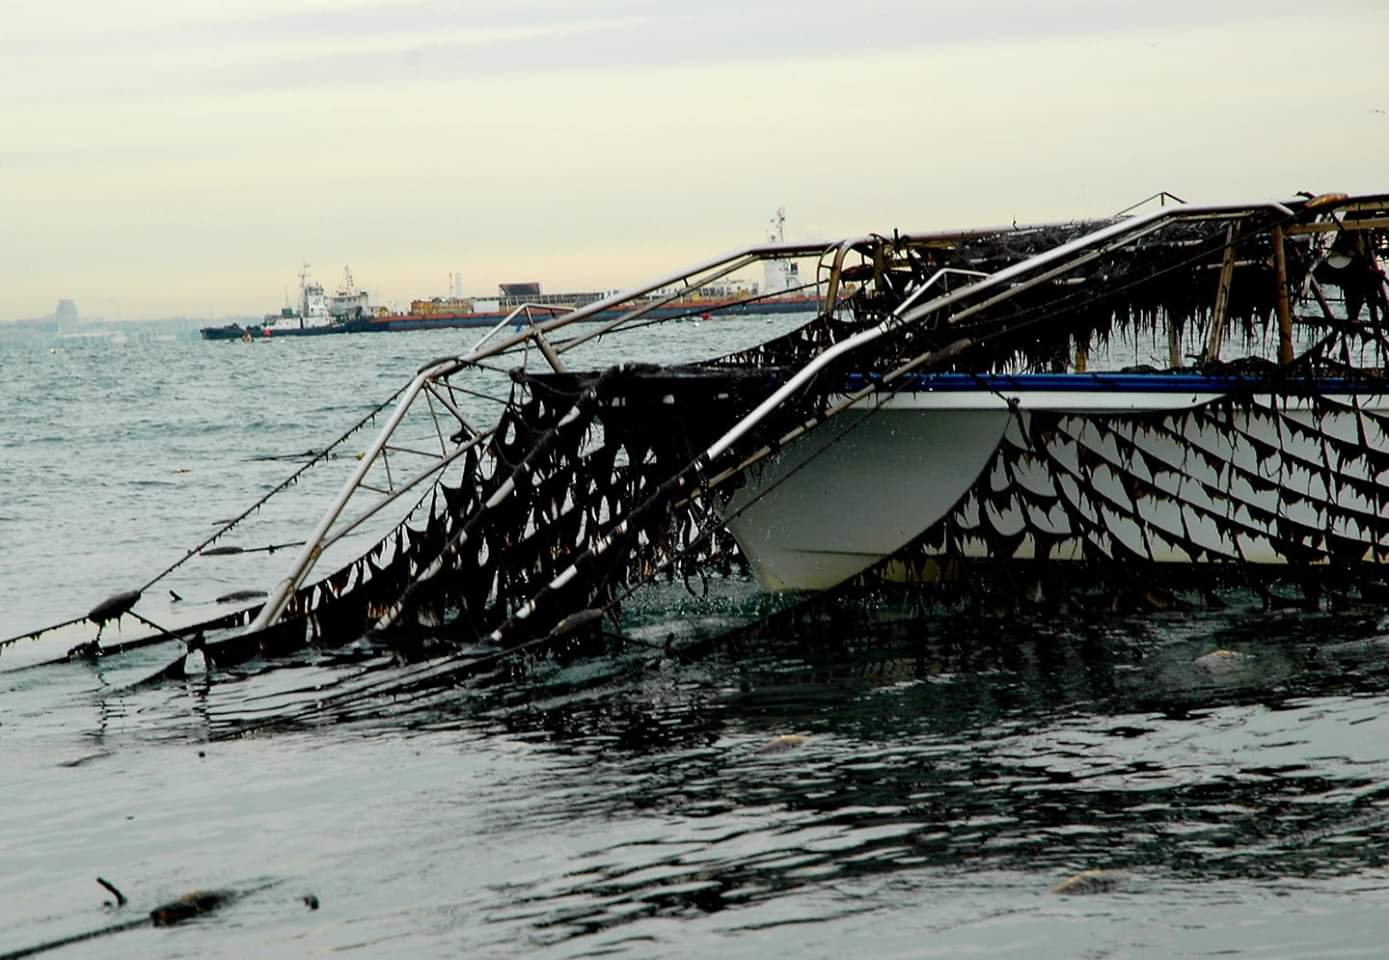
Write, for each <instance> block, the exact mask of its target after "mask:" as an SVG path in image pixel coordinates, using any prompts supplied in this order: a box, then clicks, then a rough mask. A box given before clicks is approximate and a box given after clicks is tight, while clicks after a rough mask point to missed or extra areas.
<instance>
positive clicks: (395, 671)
mask: <svg viewBox="0 0 1389 960" xmlns="http://www.w3.org/2000/svg"><path fill="white" fill-rule="evenodd" d="M759 602H760V601H759ZM699 606H700V605H699V603H697V602H694V601H690V602H689V603H688V605H687V607H686V609H685V611H684V612H685V613H687V614H688V616H685V617H682V618H680V619H679V621H678V622H677V621H675V620H667V621H666V624H665V625H666V626H669V627H670V628H671V630H670V631H665V632H671V631H674V632H677V633H679V632H681V631H683V632H685V633H688V632H689V624H690V623H691V622H695V621H697V620H698V616H697V610H698V608H699ZM710 609H713V610H715V613H714V614H713V615H712V616H711V617H710V618H709V619H710V620H711V621H712V622H718V620H719V618H720V617H721V616H725V615H726V614H727V612H728V611H727V608H726V607H722V608H721V607H718V606H717V605H714V606H711V607H710ZM706 612H707V610H706ZM772 622H774V623H776V624H777V625H778V629H777V630H775V631H769V630H765V629H764V630H759V631H756V632H749V631H745V632H742V633H740V634H738V635H736V636H735V637H734V638H733V639H731V640H729V641H727V642H718V643H706V644H699V643H679V644H666V643H665V642H663V641H661V640H660V639H658V638H659V635H660V633H661V632H662V630H660V629H659V628H660V626H661V624H660V623H656V624H655V628H652V626H651V622H650V621H649V620H648V621H647V628H648V629H646V633H647V635H648V636H647V638H646V639H645V640H636V641H634V640H631V639H628V640H625V641H621V640H618V639H616V638H612V637H608V638H606V639H602V640H600V641H599V644H600V645H601V647H602V649H601V650H598V649H596V648H589V649H586V650H584V651H583V654H584V655H582V656H578V655H575V656H572V657H564V658H544V659H536V660H530V661H525V662H520V661H518V662H514V663H506V664H500V665H499V664H494V665H493V666H492V667H491V668H489V669H488V670H487V671H486V672H484V673H480V674H475V675H469V676H468V677H466V678H465V679H464V680H463V681H462V682H461V683H459V684H458V685H453V684H449V685H448V687H447V689H446V690H445V691H443V692H441V691H439V690H438V689H431V690H430V691H429V694H428V696H427V697H423V698H415V697H412V696H410V695H409V687H408V685H404V686H402V685H400V684H396V685H394V686H393V685H392V683H391V681H392V678H400V677H405V676H409V675H410V674H409V671H410V670H412V669H414V668H413V667H409V666H402V665H399V664H397V663H395V662H393V661H392V660H390V658H388V657H384V656H374V655H371V654H369V653H362V654H361V655H360V656H358V657H355V658H354V657H351V656H348V655H346V654H344V655H343V656H339V657H333V656H326V655H325V656H324V657H323V659H322V660H320V661H318V662H315V663H307V664H296V665H282V666H280V667H278V668H276V669H268V667H267V665H261V666H259V667H253V668H252V669H251V670H250V671H249V672H247V673H245V674H241V675H238V676H236V677H231V676H218V675H214V676H213V677H212V678H210V679H209V678H205V677H204V678H194V679H190V680H189V681H187V682H186V684H184V685H180V686H178V687H176V688H172V689H171V688H165V689H156V690H143V691H139V692H129V691H125V692H112V693H109V694H108V695H106V696H105V697H103V698H100V699H101V700H102V702H103V703H105V704H106V705H107V710H108V712H109V713H110V714H111V715H114V716H119V717H120V718H122V719H121V721H120V723H121V725H123V726H124V727H125V728H126V729H127V730H128V732H133V733H134V734H135V735H136V737H137V738H145V737H156V738H166V737H170V736H174V737H177V738H183V739H185V740H187V739H190V738H198V739H200V738H203V737H207V736H212V737H217V736H220V735H225V734H227V733H229V732H232V731H236V730H240V729H242V728H244V727H245V725H246V724H248V723H251V724H255V725H257V732H256V734H255V737H256V738H261V739H263V738H269V739H270V740H272V741H273V739H274V738H276V737H281V736H286V735H289V734H287V733H286V732H285V730H284V729H281V728H276V727H274V726H270V727H264V726H260V725H263V724H264V723H265V721H267V720H273V719H275V718H277V717H284V716H293V717H295V718H296V719H297V720H298V721H300V722H298V723H297V724H296V725H294V726H293V727H290V728H288V729H289V730H290V731H293V733H292V735H293V736H295V737H300V736H304V735H305V731H307V735H308V736H309V738H310V742H312V740H313V738H314V737H316V736H336V735H339V733H340V732H341V731H342V730H343V729H345V728H344V727H343V724H344V723H346V724H347V728H346V729H355V730H358V731H361V732H362V733H363V734H364V735H366V736H367V737H368V738H369V740H368V742H367V743H366V744H365V745H364V746H363V748H362V749H363V750H364V751H366V752H367V754H368V755H370V752H371V751H372V750H373V749H374V747H373V745H372V744H375V743H380V742H382V741H388V742H389V741H398V742H402V743H408V742H410V739H411V738H413V737H418V736H428V737H431V738H439V737H442V738H445V739H447V738H457V739H458V741H459V742H461V743H466V744H469V745H470V747H469V748H470V749H495V748H496V747H497V745H501V744H510V745H512V747H514V748H520V749H524V750H527V751H531V752H532V753H533V755H534V756H535V757H538V758H540V759H541V760H542V761H543V764H544V766H545V767H546V770H547V773H546V775H545V776H544V777H542V778H540V780H539V781H537V780H535V779H526V780H525V781H524V782H523V784H513V785H510V786H508V785H505V784H503V785H500V786H499V787H498V790H497V792H495V793H494V795H493V796H492V799H491V803H490V804H489V806H488V808H487V809H486V810H485V811H483V812H482V813H481V825H480V827H477V828H476V829H478V830H479V831H480V836H484V837H490V838H492V839H493V840H494V841H495V842H496V843H499V844H501V845H503V846H505V845H506V844H507V843H508V842H510V841H511V839H512V838H515V837H518V836H528V837H533V836H536V835H541V836H547V837H563V836H565V835H573V836H574V837H575V841H576V842H575V843H574V845H573V846H572V847H564V846H561V847H552V848H550V849H549V850H548V852H547V863H546V868H545V869H542V870H538V871H533V872H530V873H528V874H527V875H526V876H524V877H522V878H520V879H511V880H508V881H505V882H500V881H498V882H495V883H491V882H489V883H484V890H483V892H480V893H475V894H473V897H474V898H477V897H481V898H482V902H481V903H480V904H479V903H473V904H472V907H470V909H469V910H467V911H465V913H466V917H459V918H456V923H457V925H460V926H462V927H466V928H467V929H468V930H470V931H471V933H470V934H469V938H470V939H471V938H473V937H477V938H480V940H479V941H478V942H484V941H485V942H494V943H503V942H508V941H510V942H515V938H517V937H520V938H523V939H524V941H525V942H527V943H530V944H532V945H534V946H548V947H550V948H552V949H554V950H557V951H560V952H561V953H566V954H567V953H573V952H578V953H583V952H586V951H588V950H590V949H593V950H595V951H596V952H598V948H597V946H596V944H597V943H601V944H602V950H603V951H607V950H618V951H622V950H631V951H633V952H635V953H637V954H638V955H640V954H642V953H645V952H647V951H648V950H650V949H651V948H652V944H653V943H666V944H667V945H669V941H668V939H667V938H668V937H669V935H670V934H669V931H668V929H667V928H666V927H664V926H660V925H661V924H665V923H670V922H677V921H678V922H680V923H689V922H693V921H694V920H695V918H707V922H708V923H710V924H713V926H709V927H705V926H703V925H702V924H704V923H705V922H706V921H704V920H701V921H699V924H701V925H700V926H699V929H700V930H703V931H706V932H708V931H714V930H716V931H718V935H719V936H724V935H727V934H728V933H730V932H737V931H741V932H742V933H744V934H748V933H749V932H754V931H758V930H771V929H780V928H781V927H782V926H783V925H787V924H791V925H796V926H799V925H804V924H813V925H823V926H824V927H825V931H826V932H825V934H824V936H826V937H827V938H829V940H830V941H833V940H835V938H836V937H838V936H839V935H840V933H841V932H845V933H846V932H847V931H848V930H850V929H854V930H857V929H858V928H857V926H856V924H857V922H858V921H856V920H854V919H853V918H855V917H858V916H860V915H861V914H864V913H871V912H873V911H879V910H882V909H884V908H885V907H888V906H891V905H892V904H894V903H896V902H897V900H898V899H899V898H900V897H904V896H908V895H910V896H921V895H923V894H922V892H921V890H920V888H921V887H922V886H923V885H924V887H925V888H927V889H935V888H948V889H950V890H951V891H953V892H952V893H951V894H950V897H951V898H952V900H954V899H956V898H959V897H960V896H961V894H960V888H961V887H963V888H969V887H971V886H972V885H974V884H978V885H980V886H982V887H983V888H987V889H989V890H990V891H992V892H991V893H990V894H989V895H987V896H985V897H983V898H982V901H981V906H980V907H979V911H978V912H976V913H972V914H969V916H968V917H967V918H965V917H964V916H962V917H961V922H962V923H967V925H969V924H979V923H984V924H986V925H987V924H988V923H1000V924H1002V923H1004V920H1003V919H1001V918H1005V917H1009V916H1012V915H1013V914H1014V913H1015V912H1017V911H1019V910H1023V912H1025V913H1027V914H1028V915H1029V916H1031V915H1032V914H1034V913H1036V911H1038V910H1043V911H1045V910H1046V909H1049V908H1048V907H1046V904H1047V903H1051V904H1053V905H1054V904H1055V903H1056V902H1059V901H1057V900H1055V899H1052V900H1048V899H1046V897H1051V896H1053V895H1051V894H1050V893H1049V891H1050V889H1051V888H1052V887H1053V886H1054V885H1055V884H1056V883H1057V882H1058V881H1060V880H1061V879H1062V878H1064V877H1066V876H1068V875H1070V874H1074V873H1076V872H1077V871H1081V870H1095V869H1103V870H1106V871H1112V874H1110V875H1111V876H1113V877H1115V878H1116V883H1115V884H1114V885H1113V886H1112V890H1111V888H1110V887H1106V891H1107V893H1106V895H1114V896H1120V897H1143V896H1149V895H1152V893H1153V892H1154V891H1163V890H1171V889H1174V888H1175V889H1182V890H1185V891H1188V892H1187V893H1184V894H1182V895H1181V896H1190V897H1194V898H1196V899H1197V900H1198V901H1201V902H1204V899H1205V895H1204V894H1201V895H1198V894H1197V893H1195V891H1199V890H1213V889H1222V888H1223V886H1224V885H1229V884H1256V885H1260V884H1262V885H1266V886H1271V888H1272V889H1275V890H1278V889H1285V888H1287V887H1288V885H1289V884H1304V885H1306V884H1310V885H1311V888H1312V889H1314V890H1316V889H1322V888H1323V887H1325V886H1326V885H1328V884H1329V885H1332V886H1335V885H1336V884H1338V883H1341V882H1344V881H1345V880H1347V879H1351V880H1363V879H1365V878H1367V877H1378V876H1379V871H1381V870H1382V868H1383V861H1384V852H1383V851H1384V846H1383V843H1382V838H1383V836H1384V832H1385V825H1386V821H1389V806H1385V804H1386V801H1389V778H1386V773H1389V738H1386V737H1385V729H1384V727H1385V721H1384V720H1383V719H1382V717H1383V713H1384V710H1383V707H1384V703H1385V699H1386V691H1387V690H1389V663H1386V657H1385V653H1386V652H1389V637H1386V636H1385V635H1384V627H1383V625H1382V624H1381V622H1380V621H1379V619H1378V618H1377V617H1375V616H1372V615H1369V614H1365V615H1356V614H1346V613H1342V614H1338V615H1334V616H1333V615H1308V614H1298V615H1291V614H1271V613H1264V612H1261V611H1258V610H1256V609H1253V608H1250V609H1243V608H1234V609H1231V610H1224V611H1220V612H1218V613H1209V614H1199V615H1195V616H1192V615H1180V616H1178V615H1160V616H1151V617H1144V618H1132V619H1094V618H1087V619H1075V618H1059V617H1046V618H1043V617H1036V618H1028V617H1010V618H980V617H976V616H965V615H953V614H945V613H922V612H921V611H911V610H908V609H897V608H896V606H895V605H893V604H891V603H889V604H888V605H886V606H883V605H881V604H873V605H866V606H865V605H859V604H855V603H854V602H852V601H844V602H842V603H841V605H840V606H838V607H837V608H836V609H835V610H834V611H833V615H829V614H826V613H825V612H824V611H819V612H817V613H816V614H815V615H813V616H807V617H803V618H799V619H798V618H795V617H787V618H781V619H777V620H774V621H772ZM1214 651H1222V653H1221V654H1220V655H1218V656H1215V657H1211V656H1210V654H1212V653H1213V652H1214ZM349 652H350V651H349ZM364 683H370V684H373V685H374V686H373V687H372V689H373V691H375V695H374V696H373V697H370V698H367V697H355V698H352V699H351V709H350V710H337V711H334V710H327V709H322V710H316V709H308V710H306V709H305V708H306V707H313V706H315V705H320V704H323V703H325V702H328V701H327V700H325V699H324V698H325V696H326V697H329V698H331V695H332V692H333V691H334V690H338V689H340V688H342V687H343V686H344V685H345V684H347V685H349V686H350V684H357V685H359V686H360V685H362V684H364ZM787 734H796V735H798V736H797V737H788V738H786V739H783V740H777V739H776V738H778V737H783V736H784V735H787ZM253 742H254V741H253ZM480 744H487V745H489V746H486V747H479V745H480ZM508 749H510V748H508ZM437 815H438V816H439V817H440V818H441V821H442V823H443V826H441V825H440V824H435V825H433V827H432V828H431V829H446V825H447V822H448V819H449V817H450V816H451V815H452V816H457V817H459V818H460V819H466V818H473V817H476V816H478V811H476V810H473V809H468V808H466V807H465V806H460V807H458V808H457V809H451V808H446V809H444V810H442V811H439V812H438V813H437ZM423 855H424V856H425V857H426V858H428V857H429V856H430V854H429V853H427V852H426V853H424V854H423ZM422 869H424V870H425V871H426V872H428V870H429V869H431V868H430V867H429V866H428V865H426V866H424V867H422ZM846 890H852V891H857V892H856V893H854V894H853V895H852V896H849V895H841V894H842V893H843V891H846ZM1010 890H1011V892H1009V891H1010ZM1020 892H1021V894H1020ZM827 893H834V896H833V897H831V901H832V902H827V901H826V900H825V897H826V895H827ZM1044 894H1045V895H1046V896H1043V895H1044ZM1018 895H1025V896H1026V897H1029V898H1040V899H1037V900H1036V901H1035V902H1033V905H1032V906H1029V907H1026V908H1025V909H1024V908H1023V907H1020V906H1019V905H1017V904H1010V903H1009V900H1010V898H1014V897H1016V896H1018ZM1164 896H1167V895H1164ZM1063 899H1064V898H1063ZM1179 899H1180V897H1179ZM967 901H968V898H967V897H966V902H967ZM985 902H986V903H987V909H985V907H984V906H983V905H982V904H983V903H985ZM1029 902H1032V901H1029ZM473 908H479V909H477V910H475V909H473ZM952 909H955V910H957V911H958V910H959V909H961V904H960V903H956V904H955V906H954V907H953V908H952ZM947 912H949V911H947ZM1140 912H1142V911H1140ZM966 913H968V911H966ZM1145 916H1146V914H1145ZM716 917H717V919H715V918H716ZM1010 922H1012V921H1010ZM651 924H657V925H658V926H657V928H655V931H654V932H653V930H652V929H651V928H650V925H651ZM479 925H480V926H479ZM948 925H949V924H947V926H948ZM442 929H445V930H453V931H454V932H455V933H456V932H457V927H451V926H449V925H448V924H445V925H444V927H443V928H442ZM480 931H481V932H480ZM486 931H491V932H490V933H488V932H486ZM856 935H857V934H856ZM595 938H596V940H595ZM699 949H700V950H704V951H708V950H711V949H712V942H711V943H710V944H706V945H705V946H703V947H700V948H699ZM831 952H834V951H831ZM1366 955H1369V954H1366Z"/></svg>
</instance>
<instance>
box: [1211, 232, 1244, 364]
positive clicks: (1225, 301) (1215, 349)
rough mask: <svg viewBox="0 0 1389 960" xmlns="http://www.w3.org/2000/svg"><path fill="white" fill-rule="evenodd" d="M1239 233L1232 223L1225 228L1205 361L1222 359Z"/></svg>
mask: <svg viewBox="0 0 1389 960" xmlns="http://www.w3.org/2000/svg"><path fill="white" fill-rule="evenodd" d="M1237 235H1238V231H1237V230H1236V229H1235V224H1233V223H1231V224H1230V225H1229V226H1228V227H1226V228H1225V260H1224V262H1222V263H1221V265H1220V286H1219V287H1217V288H1216V291H1215V310H1214V312H1213V314H1212V316H1211V329H1210V336H1209V337H1208V338H1207V340H1206V355H1205V358H1204V359H1205V361H1206V362H1207V363H1210V362H1212V361H1215V360H1219V359H1220V343H1221V341H1222V340H1223V339H1224V337H1225V319H1226V317H1228V316H1229V314H1230V283H1231V281H1233V280H1234V277H1235V238H1236V236H1237Z"/></svg>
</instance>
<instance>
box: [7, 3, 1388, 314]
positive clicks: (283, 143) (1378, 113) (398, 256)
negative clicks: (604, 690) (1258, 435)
mask: <svg viewBox="0 0 1389 960" xmlns="http://www.w3.org/2000/svg"><path fill="white" fill-rule="evenodd" d="M1387 43H1389V2H1385V0H1323V2H1320V3H1309V2H1307V0H1297V2H1292V0H1199V2H1198V0H1132V2H1131V0H954V2H950V3H945V2H937V0H843V2H833V3H832V2H826V0H740V2H735V0H698V2H693V3H692V2H689V0H680V2H664V0H486V2H473V0H451V2H431V0H402V2H384V0H382V2H359V3H354V2H327V0H241V2H238V3H236V4H228V3H221V2H218V3H207V2H197V0H191V2H190V0H104V2H95V0H92V2H88V0H0V264H3V269H2V270H0V280H3V282H0V320H5V319H15V318H19V317H34V316H42V315H45V314H49V313H51V312H52V311H53V308H54V305H55V303H56V302H57V300H58V298H59V297H72V298H74V299H75V300H76V301H77V305H78V308H79V309H80V310H81V312H82V313H83V315H85V316H95V315H104V316H106V317H108V318H112V319H114V318H115V317H117V316H120V317H122V318H124V319H136V318H144V317H158V316H169V315H192V316H207V315H209V314H212V315H217V316H223V315H227V314H260V313H264V312H266V311H269V310H274V309H276V308H278V306H279V305H280V304H281V302H282V300H283V296H284V291H285V290H286V288H290V289H291V292H292V288H293V287H294V285H295V283H296V279H295V278H296V274H297V273H298V270H299V267H300V265H301V264H303V263H305V262H307V263H310V264H312V265H313V272H314V274H315V275H316V276H317V277H318V278H319V279H321V280H322V281H324V283H325V285H327V286H332V285H335V284H336V283H337V281H338V279H339V278H340V276H341V273H342V268H343V266H344V265H345V264H350V265H351V267H352V270H353V273H354V274H355V276H356V279H357V281H358V283H359V284H360V285H361V286H363V287H366V288H367V289H369V290H371V291H372V293H373V295H374V297H375V298H376V299H378V300H380V301H381V302H386V303H396V304H401V303H403V302H405V301H408V300H409V299H410V298H411V297H416V296H427V295H437V294H442V293H445V292H447V290H446V288H447V285H448V275H449V273H450V271H461V273H462V274H463V277H464V286H465V289H466V290H467V291H468V292H470V293H486V292H494V291H495V288H496V284H497V283H498V282H500V281H517V280H539V281H541V282H542V283H544V285H545V288H546V290H548V291H553V292H560V291H563V290H573V289H591V288H607V287H617V286H625V285H628V284H631V283H634V282H637V281H639V280H642V279H643V278H645V277H647V276H650V275H653V274H659V273H666V272H669V271H670V270H672V269H673V268H675V267H679V266H681V265H683V264H685V263H687V262H690V261H693V260H696V259H701V258H703V257H706V256H709V255H712V254H714V253H718V252H722V251H724V250H727V249H729V248H731V247H734V246H737V245H741V244H744V243H749V242H754V241H757V240H758V239H760V238H761V237H762V236H763V232H764V229H765V225H766V222H767V220H768V218H769V217H770V216H771V215H772V214H773V212H774V211H775V210H776V208H777V207H779V206H784V207H786V209H787V234H788V238H790V239H819V238H825V237H831V236H837V235H841V234H851V233H853V234H857V233H864V232H867V231H874V230H876V231H884V232H885V231H890V230H892V229H893V228H901V229H924V228H944V227H952V226H965V225H971V224H988V223H996V222H1006V221H1008V220H1012V219H1017V220H1020V221H1021V220H1037V219H1053V218H1064V217H1081V216H1096V215H1103V214H1106V213H1110V212H1113V211H1114V210H1117V209H1119V208H1121V207H1124V206H1126V205H1128V204H1129V203H1131V202H1133V201H1135V200H1138V199H1140V198H1142V197H1144V196H1146V195H1148V194H1151V193H1153V192H1154V191H1157V190H1163V189H1165V190H1170V191H1173V192H1174V193H1177V194H1180V195H1182V196H1184V197H1186V198H1187V199H1189V200H1193V201H1217V200H1231V199H1234V200H1243V199H1246V198H1266V197H1283V196H1287V195H1290V194H1292V193H1293V192H1295V191H1298V190H1312V191H1316V192H1322V191H1331V190H1347V191H1357V190H1385V191H1389V159H1386V158H1389V56H1386V55H1385V52H1384V51H1385V47H1386V44H1387Z"/></svg>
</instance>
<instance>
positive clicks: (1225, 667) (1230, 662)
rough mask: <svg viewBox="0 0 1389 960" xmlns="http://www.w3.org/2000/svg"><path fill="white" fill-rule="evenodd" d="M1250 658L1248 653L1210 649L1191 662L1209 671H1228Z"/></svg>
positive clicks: (1243, 664) (1239, 666)
mask: <svg viewBox="0 0 1389 960" xmlns="http://www.w3.org/2000/svg"><path fill="white" fill-rule="evenodd" d="M1250 659H1251V658H1250V657H1249V655H1248V654H1244V653H1236V652H1235V651H1234V650H1212V651H1211V652H1210V653H1207V654H1204V655H1202V656H1199V657H1197V658H1196V659H1195V660H1193V661H1192V662H1193V663H1194V664H1195V665H1196V666H1198V667H1200V668H1201V669H1202V670H1206V671H1208V672H1210V673H1229V672H1230V671H1232V670H1238V669H1240V668H1241V667H1243V666H1245V665H1246V664H1247V663H1249V661H1250Z"/></svg>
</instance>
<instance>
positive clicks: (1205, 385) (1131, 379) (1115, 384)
mask: <svg viewBox="0 0 1389 960" xmlns="http://www.w3.org/2000/svg"><path fill="white" fill-rule="evenodd" d="M880 379H881V377H880V376H878V375H877V374H871V375H869V376H864V375H863V374H857V373H855V374H850V375H849V376H847V377H846V378H845V389H846V390H849V391H852V390H858V389H860V388H862V387H864V386H866V385H867V384H868V383H869V382H870V381H871V382H876V381H878V380H880ZM898 384H900V387H898ZM894 387H897V388H898V389H901V390H907V391H917V392H928V393H929V392H935V391H941V392H944V391H969V390H987V391H1000V392H1007V393H1013V392H1023V391H1030V390H1052V391H1058V392H1069V393H1106V392H1111V391H1122V392H1126V393H1127V392H1133V393H1277V394H1279V395H1283V396H1310V395H1313V394H1328V393H1330V394H1362V395H1363V394H1380V393H1384V392H1385V384H1382V383H1375V382H1372V381H1368V380H1345V379H1340V378H1336V379H1329V378H1328V379H1323V380H1306V379H1292V380H1282V381H1279V380H1272V379H1268V378H1256V377H1232V376H1205V375H1203V374H1199V373H1024V374H971V373H918V374H909V375H907V376H905V377H903V378H902V379H901V380H900V381H898V383H897V384H894Z"/></svg>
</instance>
